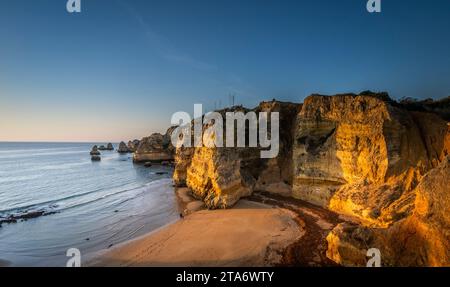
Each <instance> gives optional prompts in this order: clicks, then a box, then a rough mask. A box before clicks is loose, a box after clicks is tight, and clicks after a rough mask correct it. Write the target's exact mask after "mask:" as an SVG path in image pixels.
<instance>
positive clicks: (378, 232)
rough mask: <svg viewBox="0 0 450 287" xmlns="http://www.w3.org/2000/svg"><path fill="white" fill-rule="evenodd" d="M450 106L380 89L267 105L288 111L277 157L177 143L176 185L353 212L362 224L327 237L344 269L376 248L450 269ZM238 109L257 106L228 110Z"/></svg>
mask: <svg viewBox="0 0 450 287" xmlns="http://www.w3.org/2000/svg"><path fill="white" fill-rule="evenodd" d="M449 102H450V101H449V100H441V101H436V102H430V101H427V102H426V106H424V105H425V104H424V103H422V102H413V103H414V104H411V102H406V103H405V102H400V103H398V102H395V101H392V100H391V99H390V98H389V96H388V95H387V94H385V93H379V94H375V93H371V92H364V93H361V94H359V95H355V94H344V95H336V96H322V95H312V96H310V97H308V98H306V99H305V101H304V103H303V104H293V103H282V102H277V101H272V102H263V103H261V104H260V105H259V106H258V107H256V108H255V109H253V110H252V111H255V112H257V113H258V112H261V111H267V112H279V116H280V135H279V137H280V149H279V154H278V156H277V157H276V158H272V159H262V158H260V148H217V147H214V148H207V147H196V148H185V147H183V148H177V150H176V154H175V163H176V165H175V171H174V182H175V184H176V185H178V186H187V187H188V188H189V189H190V190H191V192H192V194H193V195H194V196H196V197H197V198H200V199H202V200H203V201H204V202H205V204H206V206H208V207H209V208H212V209H214V208H227V207H231V206H233V205H234V204H235V203H236V202H237V201H238V200H239V199H240V198H242V197H245V196H249V195H251V194H252V193H253V192H254V191H266V192H271V193H278V194H281V195H284V196H292V197H295V198H299V199H302V200H304V201H307V202H310V203H313V204H316V205H319V206H322V207H323V208H327V209H330V210H333V211H335V212H336V213H338V214H342V215H347V216H350V217H351V218H354V221H355V222H358V224H355V225H350V224H348V223H347V224H340V225H338V226H337V227H336V228H335V229H334V230H333V231H332V232H331V233H330V234H329V236H328V238H327V240H328V246H329V249H328V252H327V256H328V257H329V258H330V259H332V260H334V261H336V262H337V263H340V264H343V265H352V266H354V265H356V266H360V265H365V262H366V252H367V249H368V248H369V247H377V248H380V250H382V253H383V254H384V258H385V261H384V262H385V264H386V265H405V266H408V265H428V264H429V265H437V266H440V265H449V261H448V258H449V257H448V250H449V249H448V247H449V242H450V239H449V230H450V228H449V225H448V224H449V218H448V217H449V216H450V208H449V196H450V194H449V193H450V191H449V187H448V184H447V183H448V182H449V180H448V173H449V163H448V157H447V156H448V155H449V154H450V126H449V123H448V118H447V117H446V116H447V115H448V114H449V113H448V110H449V106H448V103H449ZM237 110H238V111H239V110H240V111H243V112H246V111H250V110H247V109H244V108H242V107H239V108H237V107H235V108H232V109H229V110H222V111H219V112H220V113H221V114H223V115H224V114H225V112H227V111H237ZM224 128H225V127H224ZM207 130H208V125H204V126H203V136H204V138H205V139H206V140H207V141H208V140H209V141H212V140H214V137H213V136H212V135H211V134H209V133H208V132H207ZM247 132H248V130H247ZM381 246H382V247H381ZM405 246H408V247H405ZM402 248H403V249H402ZM404 249H405V250H404ZM406 249H407V250H406ZM399 250H403V251H402V252H400V251H399ZM408 252H409V253H412V254H409V253H408ZM399 254H400V255H399ZM401 254H403V255H405V256H406V257H405V258H403V257H402V256H403V255H401Z"/></svg>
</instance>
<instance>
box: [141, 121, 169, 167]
mask: <svg viewBox="0 0 450 287" xmlns="http://www.w3.org/2000/svg"><path fill="white" fill-rule="evenodd" d="M173 130H174V128H169V129H168V130H167V132H166V133H165V134H164V135H162V134H160V133H154V134H152V135H151V136H149V137H145V138H143V139H142V140H141V141H140V142H139V145H138V147H137V148H136V151H135V152H134V155H133V160H134V162H161V161H172V160H173V159H174V155H175V148H174V147H173V145H172V143H171V140H170V136H171V134H172V131H173Z"/></svg>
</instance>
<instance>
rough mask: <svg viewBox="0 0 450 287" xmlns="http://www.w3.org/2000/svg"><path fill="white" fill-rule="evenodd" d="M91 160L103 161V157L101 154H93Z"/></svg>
mask: <svg viewBox="0 0 450 287" xmlns="http://www.w3.org/2000/svg"><path fill="white" fill-rule="evenodd" d="M91 160H92V161H101V160H102V158H101V157H100V156H99V155H93V156H91Z"/></svg>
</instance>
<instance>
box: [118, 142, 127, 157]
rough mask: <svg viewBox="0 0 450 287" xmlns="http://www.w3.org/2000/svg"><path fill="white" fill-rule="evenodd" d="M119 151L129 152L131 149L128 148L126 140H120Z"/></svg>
mask: <svg viewBox="0 0 450 287" xmlns="http://www.w3.org/2000/svg"><path fill="white" fill-rule="evenodd" d="M117 152H118V153H122V154H123V153H129V152H130V150H129V149H128V147H127V145H126V144H125V143H124V142H120V144H119V148H118V149H117Z"/></svg>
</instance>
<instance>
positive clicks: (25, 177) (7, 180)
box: [0, 174, 43, 184]
mask: <svg viewBox="0 0 450 287" xmlns="http://www.w3.org/2000/svg"><path fill="white" fill-rule="evenodd" d="M42 176H43V175H42V174H33V175H22V176H13V177H4V178H0V183H1V184H6V183H11V182H16V181H24V180H32V179H37V178H40V177H42Z"/></svg>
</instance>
